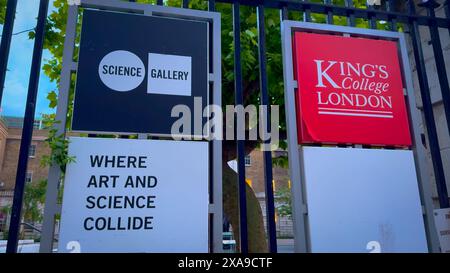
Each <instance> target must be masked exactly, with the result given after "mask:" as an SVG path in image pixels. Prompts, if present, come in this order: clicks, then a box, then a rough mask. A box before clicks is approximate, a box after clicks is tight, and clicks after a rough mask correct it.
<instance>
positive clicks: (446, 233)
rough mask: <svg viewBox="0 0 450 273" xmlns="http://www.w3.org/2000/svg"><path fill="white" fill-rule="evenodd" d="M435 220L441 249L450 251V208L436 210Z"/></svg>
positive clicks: (445, 251)
mask: <svg viewBox="0 0 450 273" xmlns="http://www.w3.org/2000/svg"><path fill="white" fill-rule="evenodd" d="M434 222H435V224H436V229H437V233H438V236H439V243H440V245H441V251H442V252H443V253H450V209H448V208H447V209H436V210H434Z"/></svg>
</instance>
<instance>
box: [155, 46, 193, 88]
mask: <svg viewBox="0 0 450 273" xmlns="http://www.w3.org/2000/svg"><path fill="white" fill-rule="evenodd" d="M148 66H149V68H148V72H149V73H148V87H147V93H149V94H163V95H178V96H191V94H192V92H191V85H192V76H191V72H192V57H190V56H177V55H167V54H156V53H149V54H148Z"/></svg>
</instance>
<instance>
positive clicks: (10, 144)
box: [0, 117, 50, 232]
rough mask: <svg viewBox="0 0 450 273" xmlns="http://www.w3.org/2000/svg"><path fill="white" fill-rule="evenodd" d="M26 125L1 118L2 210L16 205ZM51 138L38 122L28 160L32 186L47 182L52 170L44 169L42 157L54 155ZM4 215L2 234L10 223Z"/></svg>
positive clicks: (0, 201)
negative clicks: (52, 153)
mask: <svg viewBox="0 0 450 273" xmlns="http://www.w3.org/2000/svg"><path fill="white" fill-rule="evenodd" d="M22 125H23V118H16V117H3V118H0V208H2V207H5V206H8V205H11V203H12V197H13V191H14V185H15V182H16V171H17V163H18V160H19V150H20V140H21V137H22ZM47 134H48V130H44V129H43V128H42V123H41V121H36V122H35V124H34V130H33V138H32V143H31V147H30V153H29V160H28V170H27V178H26V179H27V182H28V183H33V182H38V181H41V180H43V179H47V174H48V167H43V166H42V165H41V160H42V157H43V156H44V155H48V154H49V153H50V148H49V147H48V145H47V144H46V142H45V139H46V138H47ZM3 214H4V213H2V212H0V232H1V231H2V229H3V227H4V225H5V222H6V219H7V217H6V215H3Z"/></svg>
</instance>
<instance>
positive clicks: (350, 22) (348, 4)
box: [345, 0, 356, 27]
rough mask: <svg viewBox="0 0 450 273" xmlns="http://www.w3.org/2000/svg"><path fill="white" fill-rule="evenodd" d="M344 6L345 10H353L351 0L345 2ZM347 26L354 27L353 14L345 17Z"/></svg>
mask: <svg viewBox="0 0 450 273" xmlns="http://www.w3.org/2000/svg"><path fill="white" fill-rule="evenodd" d="M345 6H346V7H347V8H353V0H345ZM347 25H349V26H351V27H354V26H355V25H356V23H355V15H354V14H353V13H351V14H348V15H347Z"/></svg>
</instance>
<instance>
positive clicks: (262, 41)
mask: <svg viewBox="0 0 450 273" xmlns="http://www.w3.org/2000/svg"><path fill="white" fill-rule="evenodd" d="M257 13H258V17H257V18H258V19H257V23H258V52H259V74H260V75H259V80H260V89H261V105H262V106H266V107H267V111H266V113H264V115H263V117H262V121H263V124H264V125H265V127H266V132H268V131H269V128H270V113H269V106H270V105H269V104H270V102H269V92H268V88H267V70H266V66H267V63H266V33H265V22H264V5H258V7H257ZM265 144H270V140H266V141H265ZM263 155H264V181H265V190H266V220H267V233H268V234H267V237H268V243H269V252H270V253H276V252H277V232H276V224H275V204H274V203H275V202H274V197H273V184H272V181H273V175H272V152H271V151H264V152H263Z"/></svg>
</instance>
